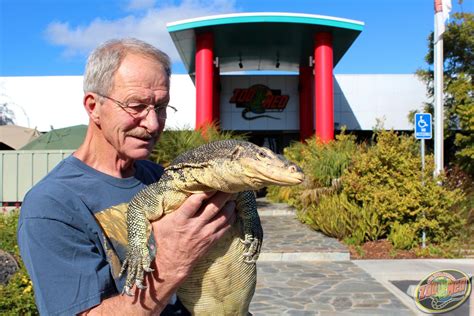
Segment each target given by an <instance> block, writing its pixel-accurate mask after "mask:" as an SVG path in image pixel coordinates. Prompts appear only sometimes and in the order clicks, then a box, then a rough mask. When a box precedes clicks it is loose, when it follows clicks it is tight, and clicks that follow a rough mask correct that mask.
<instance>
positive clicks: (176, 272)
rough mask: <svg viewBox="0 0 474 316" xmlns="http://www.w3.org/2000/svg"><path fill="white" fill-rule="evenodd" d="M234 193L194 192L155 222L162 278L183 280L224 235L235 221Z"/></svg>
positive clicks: (159, 273) (157, 254) (154, 227)
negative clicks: (232, 198) (180, 204)
mask: <svg viewBox="0 0 474 316" xmlns="http://www.w3.org/2000/svg"><path fill="white" fill-rule="evenodd" d="M232 196H233V194H229V193H223V192H217V193H202V194H193V195H191V196H190V197H189V198H188V199H187V200H186V201H185V202H184V203H183V205H182V206H181V207H180V208H178V209H177V210H176V211H174V212H173V213H170V214H167V215H165V216H164V217H163V218H161V219H160V220H158V221H155V222H153V223H152V226H153V231H154V234H155V240H156V248H157V252H156V259H155V263H156V267H157V270H158V271H157V272H158V277H159V278H160V279H163V278H167V277H172V278H173V279H175V281H176V282H178V283H181V282H182V281H184V279H185V278H186V277H187V276H188V275H189V273H190V272H191V270H192V267H193V266H194V264H195V263H196V261H197V260H198V259H199V258H201V257H202V256H203V255H204V254H206V253H207V251H208V250H209V249H210V247H211V246H212V244H213V243H214V242H215V241H217V240H218V239H219V238H220V237H222V236H223V235H224V234H225V233H226V232H227V231H228V230H229V229H230V227H231V225H232V223H233V222H234V221H235V218H236V214H235V202H234V201H229V200H230V199H231V197H232Z"/></svg>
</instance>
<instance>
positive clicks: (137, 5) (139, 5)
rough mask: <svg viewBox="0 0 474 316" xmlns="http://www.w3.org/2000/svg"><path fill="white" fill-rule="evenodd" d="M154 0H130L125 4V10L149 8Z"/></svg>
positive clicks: (153, 3) (152, 5)
mask: <svg viewBox="0 0 474 316" xmlns="http://www.w3.org/2000/svg"><path fill="white" fill-rule="evenodd" d="M155 2H156V0H130V2H129V3H128V5H127V10H130V11H134V10H144V9H151V8H153V7H154V6H155Z"/></svg>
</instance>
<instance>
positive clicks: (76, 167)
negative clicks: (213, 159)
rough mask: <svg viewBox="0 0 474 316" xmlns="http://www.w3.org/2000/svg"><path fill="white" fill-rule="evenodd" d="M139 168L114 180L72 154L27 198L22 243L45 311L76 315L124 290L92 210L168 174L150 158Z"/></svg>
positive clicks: (20, 227)
mask: <svg viewBox="0 0 474 316" xmlns="http://www.w3.org/2000/svg"><path fill="white" fill-rule="evenodd" d="M135 170H136V173H135V176H133V177H130V178H123V179H121V178H115V177H112V176H109V175H107V174H104V173H101V172H99V171H97V170H95V169H93V168H91V167H89V166H87V165H86V164H84V163H83V162H82V161H80V160H79V159H77V158H75V157H74V156H70V157H68V158H66V159H64V160H63V161H62V162H60V163H59V164H58V165H57V166H56V167H55V168H54V169H53V170H52V171H51V172H50V173H49V174H48V175H47V176H46V177H45V178H44V179H42V180H41V181H40V182H39V183H38V184H36V185H35V186H34V187H33V188H32V189H31V190H30V191H29V192H28V193H27V195H26V196H25V199H24V201H23V205H22V207H21V212H20V220H19V225H18V244H19V247H20V252H21V256H22V259H23V261H24V263H25V266H26V268H27V270H28V273H29V274H30V277H31V279H32V281H33V286H34V290H35V299H36V303H37V306H38V309H39V311H40V313H41V314H42V315H43V314H44V315H73V314H76V313H79V312H82V311H84V310H87V309H89V308H91V307H93V306H96V305H98V304H100V302H101V301H102V300H103V299H105V298H107V297H110V296H112V295H115V294H118V293H119V290H118V289H117V286H116V284H115V282H114V279H113V277H112V275H111V268H110V265H109V263H108V261H107V256H106V251H105V250H104V247H103V244H102V242H103V234H102V231H101V229H100V227H99V225H98V224H97V221H96V220H95V219H94V215H93V214H95V213H97V212H100V211H101V210H104V209H107V208H110V207H113V206H115V205H119V204H122V203H128V202H129V201H130V200H131V199H132V197H133V196H134V195H135V194H136V193H137V192H138V191H140V190H141V189H142V188H143V187H144V186H145V185H148V184H151V183H153V182H156V181H157V180H158V179H159V178H160V177H161V175H162V173H163V168H162V167H161V166H159V165H157V164H154V163H152V162H150V161H145V160H142V161H137V162H135Z"/></svg>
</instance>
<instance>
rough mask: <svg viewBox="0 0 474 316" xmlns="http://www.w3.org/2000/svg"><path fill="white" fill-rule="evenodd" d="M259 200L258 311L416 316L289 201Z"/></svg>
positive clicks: (252, 308) (255, 310)
mask: <svg viewBox="0 0 474 316" xmlns="http://www.w3.org/2000/svg"><path fill="white" fill-rule="evenodd" d="M258 205H259V213H260V214H261V219H262V225H263V228H264V244H263V253H262V255H261V258H260V259H259V261H258V264H257V267H258V281H257V290H256V293H255V296H254V298H253V300H252V303H251V306H250V311H251V312H252V313H253V315H255V316H258V315H385V316H388V315H414V312H413V310H412V309H410V308H409V307H407V306H406V305H405V302H402V301H401V300H400V299H399V298H398V297H397V296H396V295H394V294H393V293H392V292H391V291H390V290H388V289H387V288H386V287H384V286H383V285H382V284H381V283H380V282H379V281H377V280H376V279H375V278H374V277H372V276H371V275H370V274H369V273H368V272H367V271H365V270H364V269H363V268H361V267H359V266H358V265H356V264H354V263H353V262H352V261H350V256H349V252H348V250H347V248H346V247H345V246H344V245H342V244H341V243H339V242H338V241H337V240H336V239H334V238H328V237H326V236H324V235H323V234H320V233H318V232H314V231H312V230H311V229H309V228H308V227H307V226H305V225H303V224H301V223H299V222H298V221H297V220H296V218H295V215H294V211H293V210H292V209H291V208H290V207H288V206H287V205H285V204H271V203H268V202H266V200H264V199H258Z"/></svg>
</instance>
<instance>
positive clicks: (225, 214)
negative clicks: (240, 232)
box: [213, 201, 237, 239]
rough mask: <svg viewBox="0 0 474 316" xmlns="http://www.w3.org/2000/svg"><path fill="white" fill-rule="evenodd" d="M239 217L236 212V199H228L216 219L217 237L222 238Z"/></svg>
mask: <svg viewBox="0 0 474 316" xmlns="http://www.w3.org/2000/svg"><path fill="white" fill-rule="evenodd" d="M236 218H237V214H236V212H235V201H228V202H227V203H226V204H225V205H224V206H223V207H222V210H221V212H220V213H219V215H218V216H216V217H215V219H214V223H213V224H214V225H215V229H214V232H215V234H216V235H215V237H216V238H217V239H219V238H221V237H222V236H223V235H224V234H225V233H226V232H227V231H228V230H229V229H230V228H231V226H232V224H233V223H234V222H235V220H236Z"/></svg>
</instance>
